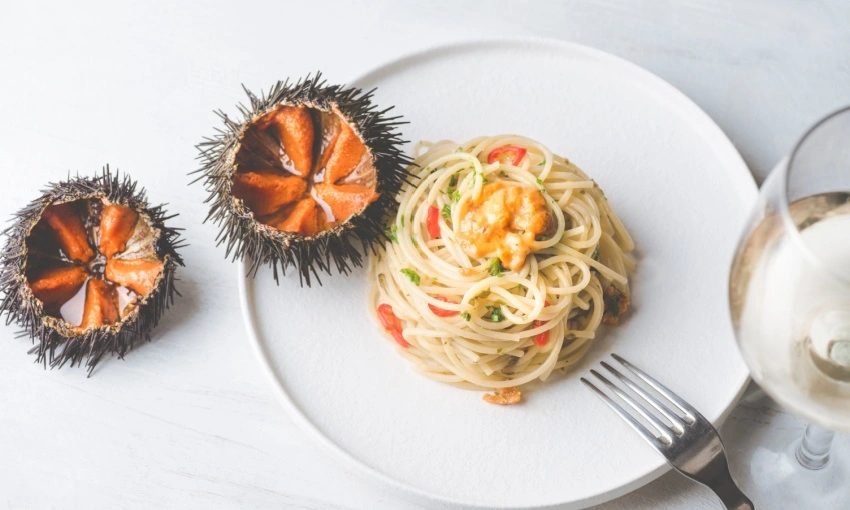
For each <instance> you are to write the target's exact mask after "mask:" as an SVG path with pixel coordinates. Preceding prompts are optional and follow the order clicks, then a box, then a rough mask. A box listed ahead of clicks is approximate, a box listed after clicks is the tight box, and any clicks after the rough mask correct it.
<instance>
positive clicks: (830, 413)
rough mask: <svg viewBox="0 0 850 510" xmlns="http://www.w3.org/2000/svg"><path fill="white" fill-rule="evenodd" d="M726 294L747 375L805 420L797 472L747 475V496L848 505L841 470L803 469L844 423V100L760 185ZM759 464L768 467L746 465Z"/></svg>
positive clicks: (847, 286) (849, 370)
mask: <svg viewBox="0 0 850 510" xmlns="http://www.w3.org/2000/svg"><path fill="white" fill-rule="evenodd" d="M729 300H730V308H731V311H732V320H733V324H734V327H735V332H736V336H737V339H738V344H739V347H740V349H741V353H742V355H743V357H744V360H745V361H746V363H747V365H748V366H749V368H750V372H751V374H752V377H753V379H754V380H755V381H756V382H757V383H758V384H759V386H760V387H761V388H762V389H763V390H764V391H765V392H766V393H767V394H768V395H770V396H771V397H772V398H773V399H774V400H776V401H777V402H779V403H780V404H782V406H783V407H785V408H786V409H788V410H790V411H791V412H793V413H794V414H797V415H799V416H800V417H802V418H804V419H806V420H808V421H809V422H810V425H809V426H808V428H807V429H806V432H805V434H804V435H803V437H802V439H801V440H800V441H799V443H798V444H797V445H796V447H795V448H794V450H793V451H794V452H795V454H794V458H793V459H792V461H793V463H794V466H796V467H795V469H796V470H797V471H796V472H792V473H790V476H786V477H785V478H784V479H781V480H780V479H776V480H771V479H769V478H770V477H760V478H759V477H750V478H751V479H753V481H754V483H755V485H757V486H756V487H752V488H749V489H750V491H749V492H752V494H751V495H752V497H753V501H754V502H755V504H756V505H757V506H758V503H759V494H764V495H766V497H767V495H769V499H770V500H771V501H783V502H784V503H783V504H784V505H785V504H787V506H784V507H787V508H833V506H831V505H833V504H838V505H839V506H835V507H834V508H850V485H847V484H846V482H845V481H844V480H843V479H842V477H835V476H831V477H827V475H826V474H823V478H821V479H818V478H816V476H817V475H816V474H813V471H814V470H820V469H822V468H824V467H831V464H832V463H834V462H835V460H832V461H831V460H830V455H829V451H830V443H831V442H832V440H833V436H834V433H835V431H850V107H848V108H845V109H843V110H840V111H838V112H835V113H833V114H831V115H829V116H827V117H826V118H824V119H823V120H821V121H820V122H818V123H817V124H816V125H815V126H814V127H813V128H811V130H809V132H807V133H806V134H805V135H804V136H803V138H802V139H801V140H800V142H799V143H798V144H797V146H796V148H795V149H794V151H793V152H792V154H791V156H790V158H789V159H788V161H787V163H785V164H780V165H779V166H778V167H777V168H776V169H775V170H774V171H773V172H772V173H771V174H770V176H769V177H768V178H767V180H766V181H765V183H764V184H763V186H762V188H761V191H760V195H759V201H758V204H757V206H756V208H755V210H754V212H753V213H752V216H751V218H750V222H749V225H748V228H747V229H746V231H745V232H744V235H743V237H742V240H741V242H740V244H739V246H738V251H737V253H736V256H735V260H734V263H733V266H732V271H731V275H730V286H729ZM838 461H839V462H841V463H844V462H846V460H845V459H838ZM749 462H751V463H755V464H757V463H758V462H759V459H749ZM762 467H763V468H764V469H763V470H762V471H761V472H764V473H769V472H771V467H770V466H758V465H751V466H750V471H751V472H756V473H757V472H759V469H761V468H762ZM832 467H834V466H832ZM826 471H829V470H826ZM833 474H834V473H833ZM813 477H815V478H813ZM812 480H815V481H816V485H817V487H811V483H812ZM813 490H814V491H815V494H812V491H813ZM749 492H748V493H749ZM821 495H822V497H824V498H827V499H824V500H823V501H821V500H819V499H818V498H820V497H821ZM797 501H799V502H800V503H796V502H797ZM842 502H843V503H842ZM797 504H802V505H803V506H795V505H797ZM841 504H844V505H846V506H840V505H841Z"/></svg>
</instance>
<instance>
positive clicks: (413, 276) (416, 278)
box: [401, 268, 420, 285]
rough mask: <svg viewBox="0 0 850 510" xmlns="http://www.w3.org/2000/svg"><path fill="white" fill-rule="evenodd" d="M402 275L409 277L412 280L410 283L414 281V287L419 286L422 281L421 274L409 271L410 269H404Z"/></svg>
mask: <svg viewBox="0 0 850 510" xmlns="http://www.w3.org/2000/svg"><path fill="white" fill-rule="evenodd" d="M401 273H402V274H403V275H405V276H407V277H408V278H410V281H412V282H413V284H414V285H419V281H420V279H419V273H417V272H416V271H414V270H413V269H408V268H404V269H402V270H401Z"/></svg>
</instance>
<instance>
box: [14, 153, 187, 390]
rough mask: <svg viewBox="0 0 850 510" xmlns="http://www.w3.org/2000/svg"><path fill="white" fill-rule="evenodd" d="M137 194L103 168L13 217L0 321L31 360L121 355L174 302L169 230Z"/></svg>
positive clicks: (174, 240) (75, 361)
mask: <svg viewBox="0 0 850 510" xmlns="http://www.w3.org/2000/svg"><path fill="white" fill-rule="evenodd" d="M145 195H146V194H145V191H144V189H141V188H138V187H137V185H136V182H135V181H133V180H131V179H130V178H129V177H128V176H126V175H124V176H123V177H119V175H118V173H117V172H115V173H112V172H111V171H110V170H109V167H106V168H105V169H104V170H103V172H102V173H101V174H100V175H97V176H95V177H79V176H78V177H74V178H69V179H67V180H65V181H62V182H59V183H54V184H50V185H48V187H47V189H46V190H45V191H44V192H43V194H42V196H41V197H39V198H37V199H35V200H33V201H32V202H30V204H29V205H27V206H26V207H25V208H24V209H22V210H21V211H19V212H18V213H17V214H16V215H15V217H14V224H13V225H12V226H11V227H10V228H8V229H7V230H6V232H5V233H6V235H7V241H6V245H5V248H4V249H3V252H2V255H0V264H2V268H0V292H2V294H3V300H2V303H0V313H4V312H5V313H7V314H8V315H7V323H12V322H14V323H16V324H17V325H19V326H20V327H22V328H23V329H24V330H25V333H26V334H28V335H29V336H31V337H32V339H33V341H34V342H35V343H36V346H35V347H34V348H33V349H32V351H31V352H34V353H36V355H37V361H38V362H40V363H44V364H45V366H47V365H50V367H51V368H52V367H61V366H62V365H64V364H65V363H68V362H70V363H71V365H72V366H73V365H79V364H82V362H83V360H85V364H86V366H87V367H88V369H89V373H91V371H92V370H93V369H94V367H95V365H96V364H97V363H98V362H99V361H100V360H101V359H102V358H103V356H104V355H105V354H107V353H113V354H117V355H118V356H119V357H123V356H124V354H125V353H126V352H127V351H128V350H129V349H131V348H132V346H133V344H134V343H135V342H136V341H137V340H139V339H149V338H150V331H151V329H152V328H153V327H155V326H156V325H157V323H158V322H159V320H160V318H161V316H162V314H163V312H164V311H165V309H166V308H168V307H169V305H170V304H171V303H172V302H173V298H174V294H175V292H177V291H176V290H175V288H174V272H175V268H176V266H178V265H183V261H182V259H181V258H180V256H179V255H178V254H177V252H176V250H177V249H178V248H179V247H180V246H181V241H180V239H179V234H178V232H177V230H176V229H174V228H170V227H167V226H166V225H165V222H166V221H167V220H169V219H171V218H172V217H173V216H167V215H166V213H165V211H164V210H163V208H162V206H156V207H151V206H149V205H148V202H147V198H146V196H145Z"/></svg>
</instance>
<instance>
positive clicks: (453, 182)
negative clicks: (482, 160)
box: [449, 175, 457, 188]
mask: <svg viewBox="0 0 850 510" xmlns="http://www.w3.org/2000/svg"><path fill="white" fill-rule="evenodd" d="M455 186H457V175H452V177H451V179H449V188H454V187H455Z"/></svg>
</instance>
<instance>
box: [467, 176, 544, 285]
mask: <svg viewBox="0 0 850 510" xmlns="http://www.w3.org/2000/svg"><path fill="white" fill-rule="evenodd" d="M459 207H460V210H459V213H460V214H459V217H460V221H459V225H458V229H457V239H458V241H459V243H460V246H461V248H462V249H463V251H464V252H465V253H466V254H467V255H469V256H470V257H475V258H480V257H499V259H500V260H501V261H502V265H503V266H504V267H507V268H508V269H510V270H511V271H519V270H520V269H522V266H523V264H525V258H526V257H527V256H528V254H529V253H530V252H531V250H532V246H533V244H534V242H535V240H536V239H537V237H538V236H546V235H551V234H552V232H553V231H554V230H555V220H554V218H553V217H552V213H551V212H549V209H548V207H547V205H546V199H545V198H544V197H543V194H542V193H541V192H540V190H539V189H537V188H532V187H526V186H522V185H519V184H511V183H507V182H503V181H497V182H492V183H489V184H485V185H484V186H483V187H482V188H481V194H480V195H479V196H478V198H472V197H470V198H467V199H465V200H463V201H462V202H461V203H460V206H459Z"/></svg>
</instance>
